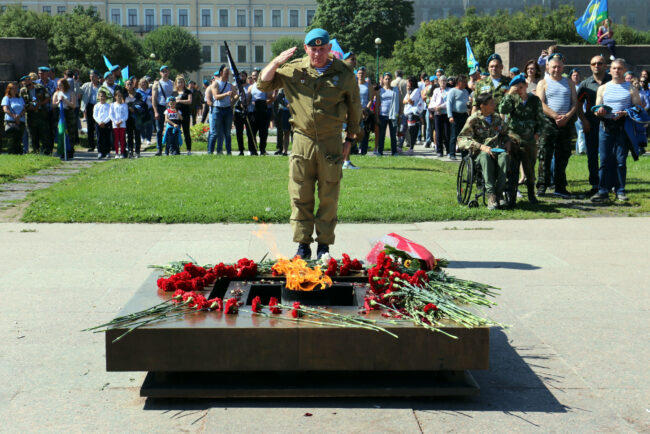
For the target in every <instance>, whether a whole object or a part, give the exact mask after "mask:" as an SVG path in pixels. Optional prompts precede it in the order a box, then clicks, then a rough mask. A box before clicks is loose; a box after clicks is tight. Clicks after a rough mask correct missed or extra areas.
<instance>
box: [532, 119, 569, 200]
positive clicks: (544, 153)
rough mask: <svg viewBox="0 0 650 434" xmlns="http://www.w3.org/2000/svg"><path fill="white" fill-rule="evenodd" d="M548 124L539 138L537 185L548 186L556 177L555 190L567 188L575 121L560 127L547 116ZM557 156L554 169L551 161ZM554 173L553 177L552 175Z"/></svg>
mask: <svg viewBox="0 0 650 434" xmlns="http://www.w3.org/2000/svg"><path fill="white" fill-rule="evenodd" d="M547 121H548V122H547V126H546V128H545V130H544V132H543V133H542V135H541V137H540V139H539V146H538V152H537V159H538V161H539V162H538V166H537V187H548V186H549V185H551V179H552V178H554V180H555V181H554V182H555V190H558V191H561V190H566V186H567V180H566V166H567V164H569V158H570V157H571V138H572V137H573V134H575V127H574V122H573V121H569V122H568V123H567V124H566V125H565V126H563V127H558V126H557V125H556V124H555V121H553V120H551V119H550V118H547ZM553 158H555V164H554V171H553V173H551V161H552V160H553ZM551 175H553V177H551Z"/></svg>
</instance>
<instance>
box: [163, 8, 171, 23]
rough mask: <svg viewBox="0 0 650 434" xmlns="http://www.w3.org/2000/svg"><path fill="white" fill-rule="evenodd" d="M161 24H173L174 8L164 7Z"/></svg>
mask: <svg viewBox="0 0 650 434" xmlns="http://www.w3.org/2000/svg"><path fill="white" fill-rule="evenodd" d="M161 24H162V25H163V26H171V25H172V10H171V9H163V10H162V20H161Z"/></svg>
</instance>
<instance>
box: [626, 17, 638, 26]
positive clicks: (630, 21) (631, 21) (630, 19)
mask: <svg viewBox="0 0 650 434" xmlns="http://www.w3.org/2000/svg"><path fill="white" fill-rule="evenodd" d="M627 23H628V24H629V25H631V26H633V25H635V24H636V17H635V16H634V15H628V16H627Z"/></svg>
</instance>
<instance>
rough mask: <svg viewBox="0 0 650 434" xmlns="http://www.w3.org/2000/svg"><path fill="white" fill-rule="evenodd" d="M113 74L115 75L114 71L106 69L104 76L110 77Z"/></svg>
mask: <svg viewBox="0 0 650 434" xmlns="http://www.w3.org/2000/svg"><path fill="white" fill-rule="evenodd" d="M111 75H113V73H112V72H111V71H106V72H105V73H104V78H108V77H110V76H111Z"/></svg>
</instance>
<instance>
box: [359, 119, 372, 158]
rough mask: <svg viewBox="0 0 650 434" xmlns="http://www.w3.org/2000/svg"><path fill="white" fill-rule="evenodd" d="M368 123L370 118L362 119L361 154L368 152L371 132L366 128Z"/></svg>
mask: <svg viewBox="0 0 650 434" xmlns="http://www.w3.org/2000/svg"><path fill="white" fill-rule="evenodd" d="M367 123H368V119H365V120H362V121H361V125H359V127H360V128H361V132H362V133H363V137H362V138H361V141H360V142H359V154H361V155H366V153H368V140H369V139H370V132H369V131H367V130H366V124H367Z"/></svg>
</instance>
